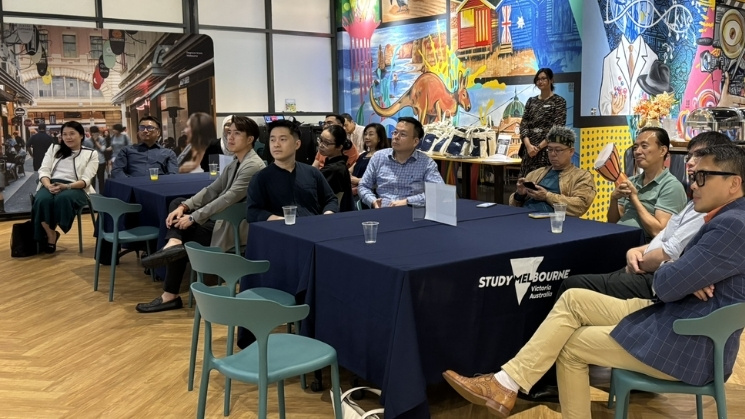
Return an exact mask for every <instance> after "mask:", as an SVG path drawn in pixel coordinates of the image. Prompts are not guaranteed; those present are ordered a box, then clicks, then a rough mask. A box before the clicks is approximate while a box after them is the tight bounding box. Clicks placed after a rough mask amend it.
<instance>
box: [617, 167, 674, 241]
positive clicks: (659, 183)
mask: <svg viewBox="0 0 745 419" xmlns="http://www.w3.org/2000/svg"><path fill="white" fill-rule="evenodd" d="M629 180H630V181H631V182H632V183H633V184H634V187H635V188H636V190H637V191H638V192H639V201H641V203H642V205H643V206H644V208H645V209H646V210H647V211H648V212H649V213H650V214H652V215H654V213H655V211H656V210H661V211H665V212H667V213H670V214H677V213H679V212H680V211H681V210H682V209H683V208H684V207H685V205H686V202H687V198H686V193H685V189H684V188H683V184H681V183H680V181H679V180H678V179H677V178H676V177H675V176H673V174H672V173H670V171H669V170H667V169H665V170H663V171H662V173H660V174H659V175H657V177H656V178H654V180H652V181H651V182H649V183H648V184H646V185H644V186H642V182H643V181H644V173H642V174H639V175H636V176H633V177H631V178H629ZM618 205H620V206H622V207H623V216H622V217H621V219H620V220H618V224H621V225H626V226H631V227H639V228H642V226H641V222H640V221H639V212H638V211H637V210H636V208H634V205H633V204H632V203H631V201H630V200H629V199H628V198H621V199H619V200H618ZM644 235H645V237H646V239H647V242H649V241H650V240H652V238H653V237H652V236H651V235H650V234H649V232H647V231H645V232H644Z"/></svg>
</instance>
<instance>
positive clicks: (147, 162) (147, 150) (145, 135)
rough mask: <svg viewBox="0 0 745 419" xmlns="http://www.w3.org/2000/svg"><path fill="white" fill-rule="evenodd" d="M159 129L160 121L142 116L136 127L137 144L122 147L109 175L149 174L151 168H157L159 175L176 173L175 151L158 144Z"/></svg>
mask: <svg viewBox="0 0 745 419" xmlns="http://www.w3.org/2000/svg"><path fill="white" fill-rule="evenodd" d="M160 130H161V125H160V121H158V120H157V119H155V118H154V117H152V116H144V117H142V118H141V119H140V123H139V124H138V127H137V137H138V138H139V139H140V142H139V144H133V145H130V146H127V147H124V148H123V149H121V151H119V154H118V155H117V156H116V160H115V161H114V168H113V169H112V171H111V177H112V178H122V177H130V176H149V175H150V169H151V168H153V169H155V168H157V169H158V173H159V174H161V175H172V174H176V173H178V164H177V163H176V160H177V157H176V153H174V152H173V150H171V149H168V148H164V147H161V146H160V145H159V144H158V139H159V138H160V132H161V131H160Z"/></svg>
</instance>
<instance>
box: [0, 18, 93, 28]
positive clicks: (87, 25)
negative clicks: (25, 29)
mask: <svg viewBox="0 0 745 419" xmlns="http://www.w3.org/2000/svg"><path fill="white" fill-rule="evenodd" d="M3 21H4V22H5V23H26V24H29V25H49V26H70V27H77V28H95V27H96V22H80V21H76V20H61V19H37V18H29V17H14V16H7V17H5V18H4V19H3Z"/></svg>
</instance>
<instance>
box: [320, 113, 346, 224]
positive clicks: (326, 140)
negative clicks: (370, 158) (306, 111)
mask: <svg viewBox="0 0 745 419" xmlns="http://www.w3.org/2000/svg"><path fill="white" fill-rule="evenodd" d="M350 148H352V142H351V141H349V140H348V139H347V133H346V131H344V128H342V127H340V126H338V125H329V126H328V127H326V128H325V129H324V130H323V132H321V136H320V137H318V152H319V153H321V156H323V157H325V158H326V164H324V165H323V168H322V169H321V173H322V174H323V176H324V177H325V178H326V181H327V182H328V183H329V186H331V190H332V191H334V193H335V194H337V195H338V194H339V193H341V192H343V193H344V195H343V196H342V197H341V200H339V211H352V210H353V209H354V200H353V198H352V177H351V175H350V174H349V170H348V169H347V156H345V155H344V154H342V152H344V151H346V150H349V149H350Z"/></svg>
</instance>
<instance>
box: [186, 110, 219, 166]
mask: <svg viewBox="0 0 745 419" xmlns="http://www.w3.org/2000/svg"><path fill="white" fill-rule="evenodd" d="M216 132H217V131H216V129H215V122H214V121H213V120H212V117H211V116H209V115H207V114H206V113H204V112H196V113H193V114H191V116H190V117H189V119H188V120H187V121H186V128H185V129H184V134H186V141H187V143H188V145H187V146H186V148H185V149H184V151H182V152H181V155H179V156H178V165H179V168H178V171H179V173H190V172H202V171H204V170H203V168H202V166H201V162H202V159H203V158H204V155H205V152H206V151H207V148H208V147H209V146H210V144H212V142H213V141H214V140H215V133H216Z"/></svg>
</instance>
